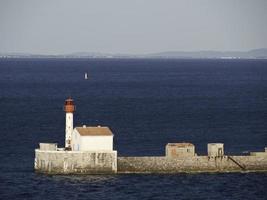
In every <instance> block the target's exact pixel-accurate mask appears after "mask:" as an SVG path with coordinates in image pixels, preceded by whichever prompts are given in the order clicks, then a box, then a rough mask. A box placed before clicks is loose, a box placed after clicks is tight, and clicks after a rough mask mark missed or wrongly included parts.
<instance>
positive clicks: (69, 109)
mask: <svg viewBox="0 0 267 200" xmlns="http://www.w3.org/2000/svg"><path fill="white" fill-rule="evenodd" d="M75 110H76V108H75V105H74V101H73V99H72V98H68V99H66V100H65V105H64V111H65V112H66V113H73V112H74V111H75Z"/></svg>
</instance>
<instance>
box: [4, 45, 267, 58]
mask: <svg viewBox="0 0 267 200" xmlns="http://www.w3.org/2000/svg"><path fill="white" fill-rule="evenodd" d="M0 57H1V58H170V59H175V58H185V59H186V58H188V59H190V58H192V59H219V58H221V59H267V48H262V49H253V50H250V51H188V52H187V51H169V52H160V53H151V54H112V53H88V52H77V53H72V54H58V55H41V54H26V53H6V54H1V53H0Z"/></svg>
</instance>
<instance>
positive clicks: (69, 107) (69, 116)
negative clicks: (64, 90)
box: [64, 98, 75, 150]
mask: <svg viewBox="0 0 267 200" xmlns="http://www.w3.org/2000/svg"><path fill="white" fill-rule="evenodd" d="M64 111H65V112H66V129H65V133H66V136H65V148H66V150H71V136H72V131H73V112H74V111H75V105H74V101H73V99H71V98H68V99H66V101H65V105H64Z"/></svg>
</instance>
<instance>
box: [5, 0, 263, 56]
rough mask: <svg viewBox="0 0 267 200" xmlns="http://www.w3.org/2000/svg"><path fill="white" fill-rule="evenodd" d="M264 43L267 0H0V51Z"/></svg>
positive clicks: (226, 47)
mask: <svg viewBox="0 0 267 200" xmlns="http://www.w3.org/2000/svg"><path fill="white" fill-rule="evenodd" d="M266 47H267V0H0V53H10V52H16V53H35V54H67V53H73V52H102V53H130V54H143V53H157V52H164V51H198V50H219V51H236V50H240V51H247V50H250V49H256V48H266Z"/></svg>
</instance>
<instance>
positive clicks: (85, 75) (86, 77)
mask: <svg viewBox="0 0 267 200" xmlns="http://www.w3.org/2000/svg"><path fill="white" fill-rule="evenodd" d="M84 79H85V80H87V79H88V74H87V72H85V74H84Z"/></svg>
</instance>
